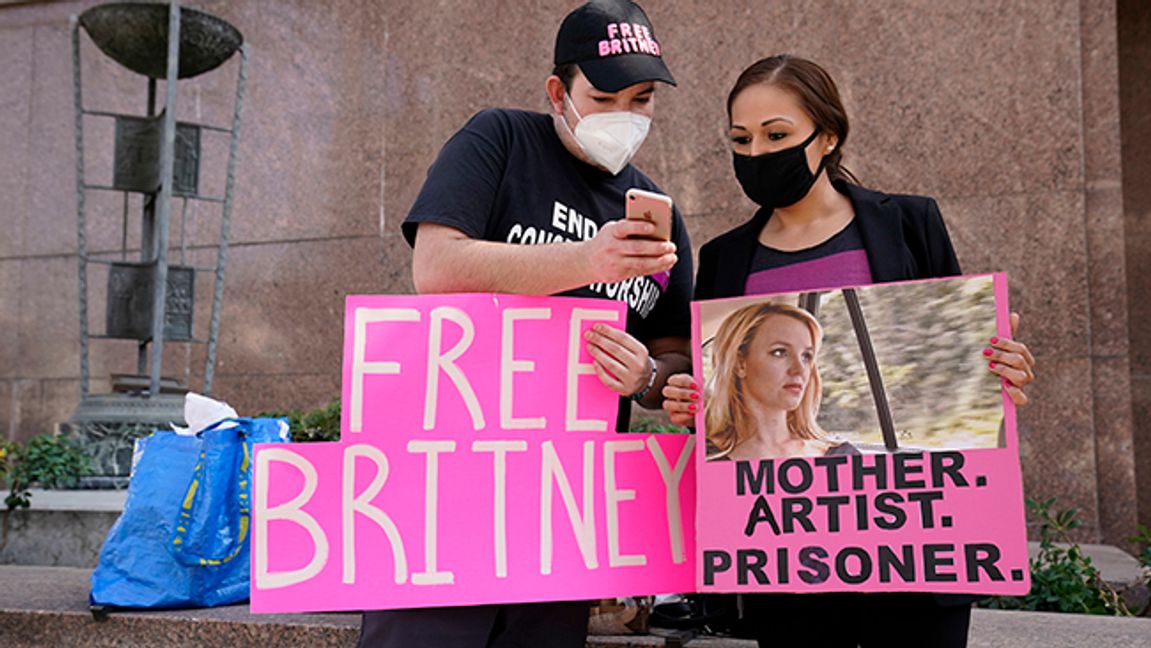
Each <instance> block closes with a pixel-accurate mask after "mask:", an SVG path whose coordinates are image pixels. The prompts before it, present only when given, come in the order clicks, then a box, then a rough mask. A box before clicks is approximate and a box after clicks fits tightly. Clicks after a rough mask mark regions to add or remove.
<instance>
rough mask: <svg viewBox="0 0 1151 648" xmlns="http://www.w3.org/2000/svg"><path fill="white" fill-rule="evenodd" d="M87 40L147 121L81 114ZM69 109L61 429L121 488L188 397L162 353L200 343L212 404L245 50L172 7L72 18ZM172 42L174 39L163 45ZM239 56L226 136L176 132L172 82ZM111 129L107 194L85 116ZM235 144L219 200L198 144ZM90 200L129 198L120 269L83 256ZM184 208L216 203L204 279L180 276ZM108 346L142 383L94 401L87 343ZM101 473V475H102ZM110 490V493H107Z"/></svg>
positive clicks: (185, 270)
mask: <svg viewBox="0 0 1151 648" xmlns="http://www.w3.org/2000/svg"><path fill="white" fill-rule="evenodd" d="M81 29H83V31H84V32H86V33H87V34H88V36H89V38H90V39H91V40H92V42H93V43H94V44H95V45H96V47H98V48H99V49H100V51H101V52H103V53H104V54H105V55H107V56H108V57H110V58H112V59H113V60H114V61H116V62H117V63H119V64H120V65H123V66H124V67H126V68H128V69H129V70H132V71H133V72H136V73H138V74H142V75H144V76H145V77H147V83H148V102H147V107H146V113H145V114H144V115H127V114H118V113H110V112H104V111H98V110H87V109H85V108H84V103H83V93H82V89H83V84H82V79H81V64H80V63H81V60H80V59H81V56H80V52H81V41H80V31H81ZM71 34H72V69H73V92H74V95H73V99H74V106H75V115H74V116H75V140H76V207H77V234H78V261H79V279H80V304H79V306H80V404H79V405H78V406H77V408H76V411H75V413H74V414H73V416H72V419H71V420H70V422H69V423H68V424H65V426H66V427H70V428H71V430H70V431H71V432H72V433H73V434H74V435H75V436H78V437H80V438H81V439H82V440H83V441H84V442H86V444H87V445H89V447H90V449H91V450H92V453H93V454H94V456H95V458H96V463H97V471H96V472H97V473H98V476H97V477H96V478H90V479H88V480H87V481H88V482H89V485H93V486H108V485H112V486H122V485H123V484H124V483H126V475H127V473H128V467H129V465H130V460H131V451H132V449H131V442H132V441H133V440H134V438H135V437H137V436H139V435H140V434H141V433H145V432H147V431H148V430H150V429H151V428H153V427H157V426H161V425H164V424H166V423H168V422H182V420H183V409H182V406H183V398H182V394H183V392H184V391H187V389H188V387H187V386H185V385H181V384H179V382H178V381H176V380H174V379H169V378H165V377H164V376H163V372H162V370H163V367H162V365H163V350H164V343H165V342H166V341H169V342H181V343H188V344H206V345H207V360H206V363H205V368H204V384H203V387H202V389H201V391H202V392H204V393H206V394H210V393H211V391H212V382H213V378H214V373H215V365H216V346H217V341H218V337H219V323H220V308H221V305H222V299H223V288H224V274H225V270H226V263H227V251H228V236H229V234H228V233H229V228H230V224H231V215H232V196H233V186H234V179H235V167H236V152H237V148H238V144H239V139H240V126H241V121H240V114H241V108H242V106H243V100H244V89H245V84H246V81H247V63H248V54H247V48H246V46H245V45H244V43H243V36H242V34H241V33H240V32H239V30H237V29H236V28H235V27H233V26H232V25H230V24H228V23H227V22H225V21H224V20H222V19H220V18H218V17H216V16H213V15H211V14H208V13H205V12H202V11H198V10H195V9H189V8H182V7H181V6H180V2H179V0H174V1H173V2H171V3H147V4H145V3H112V4H105V5H100V6H96V7H93V8H91V9H89V10H87V11H85V12H84V13H82V14H80V15H79V16H73V17H72V19H71ZM169 35H171V36H172V37H171V38H169ZM237 52H238V53H239V55H240V59H239V72H238V75H237V85H236V94H235V105H234V110H233V114H232V124H231V126H229V127H222V126H215V125H209V124H194V123H188V122H182V121H181V122H178V121H177V119H176V97H177V82H178V80H180V79H190V78H192V77H195V76H197V75H200V74H203V73H206V72H209V71H211V70H214V69H216V68H218V67H220V66H221V65H223V64H224V63H225V62H227V61H228V60H229V59H231V58H232V57H233V56H234V55H235V54H236V53H237ZM157 81H163V82H164V90H165V93H164V103H163V109H162V111H160V112H159V113H157V107H156V90H157ZM85 116H89V117H103V118H108V119H112V120H114V121H115V149H114V151H113V164H114V166H113V178H112V184H111V185H97V184H90V183H88V182H87V181H86V179H85V169H84V165H85V148H84V146H85V144H84V117H85ZM213 132H214V133H222V134H224V135H227V136H228V137H229V138H230V143H229V150H228V160H227V175H226V180H225V188H224V195H223V196H207V195H202V194H201V191H200V165H201V162H202V159H201V158H202V147H201V140H202V139H203V137H204V136H205V134H206V133H213ZM90 191H113V192H121V193H123V195H124V214H123V225H122V232H121V241H122V245H121V258H120V259H119V260H115V261H109V260H105V259H96V258H92V257H91V256H90V255H89V251H88V246H87V240H88V222H87V214H86V201H85V197H86V195H87V193H88V192H90ZM130 194H140V195H142V196H143V210H142V214H141V217H140V255H139V259H138V260H135V261H130V260H129V259H128V258H127V256H128V255H127V240H128V225H129V220H130V217H129V213H128V196H129V195H130ZM174 198H179V199H180V200H181V201H182V204H183V210H184V212H183V217H182V218H181V219H180V223H181V229H180V233H179V250H180V262H179V264H177V265H172V264H170V262H169V258H168V251H169V247H172V246H173V241H171V240H170V239H171V236H170V224H171V221H172V218H171V216H172V204H173V199H174ZM190 201H205V202H210V203H218V204H221V206H222V210H221V225H220V235H219V240H218V245H217V250H216V252H217V255H216V264H215V265H214V266H213V267H209V268H200V267H193V266H189V265H187V259H186V252H187V232H186V225H185V224H186V221H187V208H188V204H189V202H190ZM91 264H103V265H106V266H108V290H107V298H106V304H105V318H104V331H103V333H99V334H92V333H91V332H90V330H89V328H90V326H89V304H88V269H89V266H90V265H91ZM199 272H209V273H213V274H214V275H215V277H214V279H215V283H214V288H213V296H212V313H211V320H210V324H209V330H208V335H207V337H206V338H197V337H196V336H194V335H193V328H194V327H193V321H194V320H193V313H194V306H195V284H196V274H197V273H199ZM104 339H128V340H136V341H137V343H138V346H137V365H136V366H137V373H136V374H135V375H114V376H112V377H111V378H112V387H113V389H112V393H109V394H93V393H91V391H90V376H89V352H90V346H91V342H92V341H94V340H104ZM100 473H102V474H100ZM109 482H110V483H109Z"/></svg>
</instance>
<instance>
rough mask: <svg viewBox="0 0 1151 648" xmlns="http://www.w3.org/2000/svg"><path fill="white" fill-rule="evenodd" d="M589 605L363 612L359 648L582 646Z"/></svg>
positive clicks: (474, 606)
mask: <svg viewBox="0 0 1151 648" xmlns="http://www.w3.org/2000/svg"><path fill="white" fill-rule="evenodd" d="M589 611H590V607H589V605H588V603H587V602H586V601H578V602H572V601H563V602H559V603H521V604H515V605H473V606H467V607H453V608H419V609H412V610H381V611H377V612H364V620H363V624H362V625H361V626H360V641H359V644H358V646H359V648H425V647H426V648H441V647H442V648H537V647H538V648H584V645H585V644H586V643H587V623H588V612H589Z"/></svg>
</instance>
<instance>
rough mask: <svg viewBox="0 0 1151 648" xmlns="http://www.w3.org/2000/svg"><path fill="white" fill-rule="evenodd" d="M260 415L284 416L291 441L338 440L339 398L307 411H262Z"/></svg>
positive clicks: (269, 416) (270, 416)
mask: <svg viewBox="0 0 1151 648" xmlns="http://www.w3.org/2000/svg"><path fill="white" fill-rule="evenodd" d="M257 416H260V417H268V418H286V419H288V427H289V428H290V429H291V433H292V442H293V443H300V442H308V441H339V440H340V399H339V398H336V399H333V400H332V402H330V403H328V404H327V405H326V406H325V407H320V408H317V409H314V410H309V411H307V412H304V411H301V410H286V411H278V412H264V413H261V414H257Z"/></svg>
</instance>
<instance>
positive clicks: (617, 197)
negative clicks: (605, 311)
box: [402, 109, 692, 429]
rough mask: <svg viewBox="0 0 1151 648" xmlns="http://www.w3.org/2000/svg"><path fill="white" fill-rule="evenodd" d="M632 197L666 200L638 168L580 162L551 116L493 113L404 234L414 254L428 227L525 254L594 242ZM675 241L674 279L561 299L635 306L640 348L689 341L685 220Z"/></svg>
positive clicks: (656, 278)
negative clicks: (644, 193) (665, 340)
mask: <svg viewBox="0 0 1151 648" xmlns="http://www.w3.org/2000/svg"><path fill="white" fill-rule="evenodd" d="M632 187H637V188H639V189H646V190H648V191H655V192H660V193H662V191H661V190H660V188H659V187H658V186H656V184H655V183H654V182H652V181H651V180H650V179H649V178H648V177H647V176H645V175H644V174H643V173H641V172H640V171H639V170H638V169H636V168H635V167H634V166H632V165H630V164H629V165H628V166H627V167H625V168H624V169H623V170H622V171H620V173H619V174H618V175H615V176H613V175H611V174H610V173H608V172H606V171H603V170H601V169H598V168H595V167H593V166H591V165H589V164H585V163H584V162H581V161H580V160H578V159H576V158H575V157H574V156H572V155H571V153H569V152H568V150H567V149H566V148H565V147H564V145H563V143H562V142H561V141H560V139H559V136H557V135H556V132H555V126H554V125H553V122H552V118H551V117H549V116H547V115H543V114H540V113H533V112H525V111H520V110H506V109H490V110H484V111H482V112H480V113H478V114H476V115H475V116H474V117H472V118H471V120H469V121H468V123H467V124H466V125H464V127H463V128H462V129H460V131H459V132H457V133H456V134H455V135H453V136H452V138H451V139H449V140H448V142H447V143H446V144H444V147H443V149H441V150H440V153H439V155H438V156H437V157H436V160H435V162H434V163H433V164H432V167H431V168H430V169H429V170H428V177H427V180H426V181H425V182H424V186H423V188H422V189H420V194H419V196H418V197H417V198H416V202H415V204H413V205H412V209H411V212H410V213H409V214H408V217H407V219H406V220H405V221H404V223H403V226H402V228H403V233H404V237H405V238H406V239H407V241H408V243H409V244H411V245H414V244H415V238H416V229H417V226H418V225H419V224H420V223H436V224H439V225H447V226H449V227H454V228H456V229H458V230H460V231H461V232H463V233H464V234H467V235H468V236H470V237H472V238H475V239H482V240H486V241H497V242H503V243H514V244H522V245H533V244H546V243H556V242H562V241H580V240H587V239H590V238H593V237H594V236H595V235H596V233H597V232H598V231H599V228H600V226H601V225H603V224H604V223H607V222H610V221H613V220H618V219H620V218H623V216H624V194H625V193H626V192H627V190H628V189H631V188H632ZM672 241H673V242H674V243H675V245H676V249H677V250H678V251H679V262H678V263H676V265H675V267H674V268H672V270H671V271H670V272H665V273H660V274H659V275H652V276H648V277H637V278H635V279H629V280H627V281H622V282H618V283H614V284H593V285H591V286H585V287H582V288H577V289H575V290H570V291H567V292H564V293H561V294H562V295H565V296H572V297H598V298H603V299H616V300H619V301H623V302H625V303H627V306H628V318H627V331H628V332H629V333H631V334H632V335H633V336H635V338H636V339H638V340H640V341H644V342H646V341H648V340H652V339H655V338H660V337H668V336H682V337H688V336H690V335H691V314H690V310H689V302H690V300H691V277H692V268H691V242H690V241H689V240H688V236H687V228H686V227H684V223H683V219H682V218H681V217H680V214H679V211H678V210H673V219H672ZM628 411H629V410H628V403H627V401H626V400H625V401H622V402H621V404H620V418H619V425H618V427H619V428H620V429H626V426H627V421H628V416H627V412H628Z"/></svg>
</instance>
